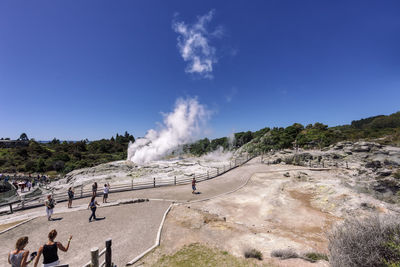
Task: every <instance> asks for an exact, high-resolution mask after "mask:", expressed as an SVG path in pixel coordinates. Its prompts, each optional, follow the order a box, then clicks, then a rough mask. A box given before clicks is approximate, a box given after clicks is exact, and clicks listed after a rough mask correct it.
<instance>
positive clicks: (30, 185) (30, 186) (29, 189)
mask: <svg viewBox="0 0 400 267" xmlns="http://www.w3.org/2000/svg"><path fill="white" fill-rule="evenodd" d="M27 186H28V191H31V188H32V183H31V181H30V180H28V183H27Z"/></svg>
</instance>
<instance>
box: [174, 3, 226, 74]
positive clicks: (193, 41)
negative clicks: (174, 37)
mask: <svg viewBox="0 0 400 267" xmlns="http://www.w3.org/2000/svg"><path fill="white" fill-rule="evenodd" d="M214 13H215V11H214V10H211V11H210V12H208V13H207V14H205V15H203V16H199V17H197V21H196V22H195V23H194V24H192V25H190V24H186V23H185V22H183V21H174V22H173V23H172V28H173V29H174V31H175V32H176V33H178V34H179V36H178V49H179V52H180V54H181V56H182V58H183V60H184V61H186V62H187V63H188V64H187V66H186V69H185V72H186V73H191V74H199V75H200V76H202V77H204V78H210V79H211V78H212V77H213V75H212V72H213V65H214V64H215V63H217V57H216V49H215V47H213V46H211V45H210V40H211V39H212V38H220V37H221V36H222V35H223V28H222V27H220V26H218V27H216V29H215V30H214V31H212V32H209V31H208V30H207V24H208V23H209V22H210V21H211V20H212V18H213V16H214Z"/></svg>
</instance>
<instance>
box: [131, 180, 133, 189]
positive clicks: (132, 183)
mask: <svg viewBox="0 0 400 267" xmlns="http://www.w3.org/2000/svg"><path fill="white" fill-rule="evenodd" d="M131 190H133V178H132V180H131Z"/></svg>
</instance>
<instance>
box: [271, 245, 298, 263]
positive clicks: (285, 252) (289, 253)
mask: <svg viewBox="0 0 400 267" xmlns="http://www.w3.org/2000/svg"><path fill="white" fill-rule="evenodd" d="M271 256H272V257H276V258H281V259H282V260H286V259H293V258H299V255H298V254H297V253H296V251H294V250H293V249H290V248H288V249H278V250H274V251H272V252H271Z"/></svg>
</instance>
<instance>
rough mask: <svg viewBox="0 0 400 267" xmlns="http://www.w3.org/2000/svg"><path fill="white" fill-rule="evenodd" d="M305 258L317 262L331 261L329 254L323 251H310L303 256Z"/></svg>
mask: <svg viewBox="0 0 400 267" xmlns="http://www.w3.org/2000/svg"><path fill="white" fill-rule="evenodd" d="M303 258H304V259H305V260H308V261H311V262H316V261H319V260H324V261H329V259H328V256H327V255H325V254H322V253H317V252H309V253H306V254H304V257H303Z"/></svg>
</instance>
